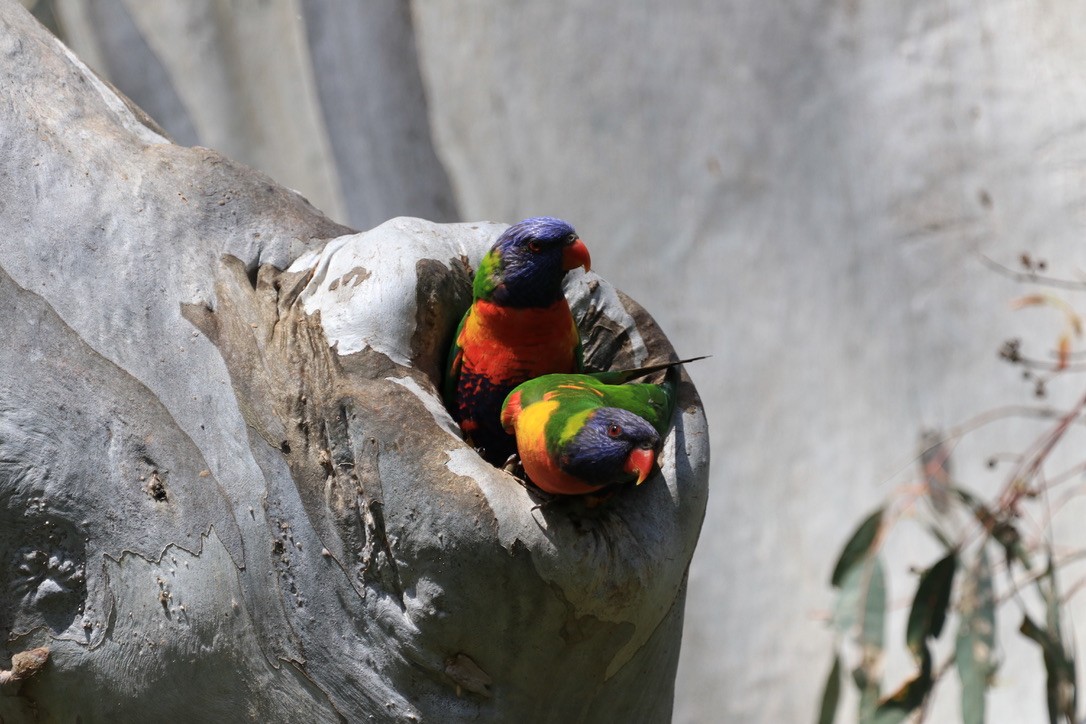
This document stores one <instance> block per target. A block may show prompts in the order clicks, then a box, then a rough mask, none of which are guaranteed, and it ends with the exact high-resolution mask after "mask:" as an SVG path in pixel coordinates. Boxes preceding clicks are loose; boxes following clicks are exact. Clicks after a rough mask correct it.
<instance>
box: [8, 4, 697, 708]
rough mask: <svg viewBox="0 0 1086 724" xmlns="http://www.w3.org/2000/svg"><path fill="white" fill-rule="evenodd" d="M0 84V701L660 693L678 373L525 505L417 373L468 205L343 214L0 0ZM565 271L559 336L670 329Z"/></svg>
mask: <svg viewBox="0 0 1086 724" xmlns="http://www.w3.org/2000/svg"><path fill="white" fill-rule="evenodd" d="M0 98H2V101H3V102H0V232H2V233H0V304H2V307H3V310H4V313H3V315H2V317H0V319H2V320H3V321H2V322H0V332H2V333H3V337H4V343H3V344H2V345H0V642H2V646H3V650H2V652H0V668H3V669H6V670H8V671H5V673H4V674H0V719H2V720H3V721H5V722H6V721H23V720H41V721H73V720H75V719H76V718H79V719H80V720H81V721H84V722H93V721H115V720H128V721H139V720H147V721H150V720H161V721H175V720H180V719H188V720H201V721H227V720H231V721H233V720H238V719H246V720H258V721H337V720H349V721H364V720H376V721H387V720H408V721H412V720H421V721H449V720H454V719H461V718H462V719H471V720H478V721H515V720H522V721H524V720H531V721H562V722H566V721H593V722H595V721H666V720H668V719H669V718H670V713H671V707H672V692H673V683H674V676H675V667H676V663H677V658H678V650H679V641H680V637H681V628H682V618H683V603H684V593H685V581H686V572H687V566H688V563H689V561H690V558H691V555H692V554H693V549H694V545H695V542H696V539H697V535H698V532H699V529H700V526H701V521H702V516H703V514H704V510H705V502H706V493H707V474H708V437H707V434H706V427H705V418H704V415H703V412H702V409H701V405H700V402H699V400H698V397H697V394H696V392H695V391H694V389H693V387H692V386H691V385H690V384H689V382H688V381H687V382H684V384H683V386H682V387H681V389H680V404H679V407H678V410H677V412H676V414H675V418H674V421H673V422H674V429H673V431H672V432H671V434H670V435H669V436H668V438H667V441H666V444H665V448H664V452H663V453H662V455H661V467H662V474H660V475H657V476H655V477H653V478H652V479H650V481H648V482H647V483H646V484H645V485H642V486H640V487H639V488H636V489H633V490H628V491H623V492H621V493H619V494H617V495H615V496H614V497H613V498H611V499H610V500H608V501H606V502H605V503H604V504H602V505H598V506H595V507H589V506H587V505H585V504H584V503H583V502H581V501H579V500H576V499H574V500H562V501H559V502H556V503H551V504H548V505H544V506H542V507H540V506H539V502H540V501H539V500H538V499H537V498H536V497H535V496H534V494H533V493H532V492H530V491H529V490H528V489H526V488H525V487H524V486H522V485H521V484H520V483H519V482H518V481H517V480H516V479H514V478H513V477H512V476H510V475H509V474H507V473H505V472H503V471H500V470H498V469H496V468H493V467H491V466H489V465H487V464H486V463H485V462H484V461H482V459H481V458H479V456H478V455H477V454H476V453H475V452H474V451H473V450H471V449H470V448H469V447H468V446H467V445H466V444H465V443H464V442H463V441H462V440H461V439H460V437H459V435H458V434H457V432H456V429H455V426H454V425H453V423H452V421H451V419H450V418H449V416H448V414H447V413H446V411H445V410H444V408H443V407H442V405H441V402H440V397H439V395H438V393H437V389H438V385H439V382H440V374H441V369H442V365H443V359H444V354H445V349H446V348H447V345H448V343H449V340H450V338H451V335H452V331H453V329H454V327H455V324H456V321H457V319H458V318H459V316H460V315H461V314H462V313H463V311H464V309H465V308H466V305H467V304H468V302H469V299H470V269H471V268H472V267H473V266H474V265H475V263H477V262H478V260H479V258H480V257H481V255H482V253H483V252H484V251H485V249H486V248H487V247H488V246H489V244H490V243H491V242H492V241H493V239H494V238H495V236H496V235H497V234H498V233H499V232H500V230H501V229H502V228H503V227H502V226H501V225H495V224H489V223H486V224H483V223H480V224H450V225H441V224H434V223H430V222H427V221H422V220H418V219H405V218H400V219H394V220H392V221H389V222H387V223H385V224H382V225H381V226H379V227H377V228H375V229H373V230H371V231H368V232H365V233H355V232H354V231H353V230H351V229H349V228H346V227H343V226H341V225H339V224H336V223H334V222H332V221H330V220H329V219H327V218H325V217H324V216H323V215H322V214H321V213H320V212H319V211H317V210H315V209H314V208H313V207H311V206H310V205H309V204H308V202H306V201H305V199H303V198H301V197H300V196H298V195H297V194H296V193H294V192H291V191H289V190H286V189H283V188H281V187H279V186H278V185H276V184H275V182H273V181H272V180H271V179H269V178H267V177H266V176H264V175H262V174H260V173H258V172H256V171H253V170H251V169H249V168H246V167H243V166H241V165H239V164H236V163H234V162H232V161H230V160H229V159H227V158H224V157H223V156H221V155H220V154H218V153H216V152H214V151H211V150H208V149H204V148H198V147H196V148H184V147H180V146H177V145H174V144H173V143H171V142H170V141H169V140H168V139H167V138H166V137H165V135H164V133H163V132H162V131H161V130H160V129H159V128H157V126H156V125H155V124H154V122H153V121H151V120H150V119H149V118H148V117H147V116H146V115H144V114H143V113H142V112H141V111H139V109H137V108H135V107H134V106H132V105H131V104H130V103H128V102H127V101H126V99H124V98H123V97H121V96H119V94H117V93H116V92H115V91H114V90H113V89H111V88H110V87H109V86H108V85H107V84H105V83H103V82H102V81H101V80H100V79H98V78H97V77H96V76H95V75H94V74H93V73H91V72H90V71H89V70H88V69H87V68H86V66H84V65H83V64H82V63H81V62H80V61H79V60H78V59H77V58H76V57H75V56H74V55H73V54H72V53H71V52H70V51H68V50H67V49H66V48H65V47H64V46H63V45H61V44H60V43H59V42H58V41H57V40H56V39H55V38H54V37H53V36H51V35H50V34H49V33H48V32H46V31H45V30H44V29H42V28H41V27H40V26H38V25H37V23H36V22H35V21H34V20H33V19H32V18H31V17H30V16H29V15H28V14H27V13H26V12H25V11H24V10H22V8H21V7H19V6H18V5H16V4H13V3H11V2H0ZM381 182H382V180H381V179H374V180H373V183H381ZM566 291H567V295H568V296H569V298H570V300H571V304H572V305H573V307H574V313H575V316H576V318H577V320H578V324H579V325H580V327H581V329H582V333H583V335H584V337H585V343H586V356H587V360H588V362H589V364H590V365H592V366H595V367H597V368H604V367H608V366H612V365H614V366H627V365H633V364H640V363H646V362H651V361H655V360H658V359H664V358H667V357H668V356H670V355H671V354H672V353H673V351H672V349H671V347H670V345H669V343H668V342H667V339H666V338H665V337H664V336H663V335H662V334H661V333H660V331H659V329H658V328H657V327H656V326H655V324H654V323H653V321H652V319H651V318H650V317H649V316H648V315H647V314H646V313H645V311H644V310H642V309H641V308H640V307H639V306H638V305H637V304H636V303H635V302H633V301H632V300H630V299H629V298H627V297H625V296H624V295H622V294H621V292H618V291H617V290H615V289H614V288H613V287H611V286H610V285H609V284H607V283H606V282H605V281H604V280H602V279H600V278H599V277H598V276H595V275H593V274H585V275H575V276H571V278H570V280H569V282H568V284H567V290H566ZM46 650H47V652H46ZM46 656H47V658H46ZM9 660H11V661H12V663H11V664H10V665H9V664H8V661H9Z"/></svg>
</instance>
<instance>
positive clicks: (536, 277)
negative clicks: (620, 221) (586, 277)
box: [474, 216, 592, 307]
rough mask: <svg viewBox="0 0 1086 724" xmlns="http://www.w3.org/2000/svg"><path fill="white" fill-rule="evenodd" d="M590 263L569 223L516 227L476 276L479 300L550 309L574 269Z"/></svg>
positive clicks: (541, 221)
mask: <svg viewBox="0 0 1086 724" xmlns="http://www.w3.org/2000/svg"><path fill="white" fill-rule="evenodd" d="M591 265H592V259H591V257H590V256H589V254H588V249H587V248H586V247H585V245H584V242H583V241H581V239H580V237H579V236H577V232H576V231H574V230H573V227H572V226H570V225H569V224H568V223H566V222H565V221H562V220H561V219H556V218H554V217H551V216H535V217H532V218H530V219H525V220H524V221H521V222H518V223H516V224H513V225H512V226H510V227H509V228H508V229H506V230H505V231H504V232H503V233H502V235H501V236H499V237H498V240H497V241H496V242H494V246H493V247H491V249H490V251H489V252H488V253H487V255H486V257H485V258H484V259H483V263H482V264H481V265H480V266H479V271H478V272H477V273H476V275H475V287H474V291H475V297H476V298H479V299H489V300H491V301H494V302H497V303H498V304H502V305H505V306H510V307H548V306H550V305H551V304H554V303H555V302H556V301H558V299H559V298H560V297H561V296H562V278H563V277H564V276H565V275H566V272H567V271H569V270H570V269H575V268H577V267H579V266H582V267H584V268H585V270H586V271H587V270H588V269H590V268H591Z"/></svg>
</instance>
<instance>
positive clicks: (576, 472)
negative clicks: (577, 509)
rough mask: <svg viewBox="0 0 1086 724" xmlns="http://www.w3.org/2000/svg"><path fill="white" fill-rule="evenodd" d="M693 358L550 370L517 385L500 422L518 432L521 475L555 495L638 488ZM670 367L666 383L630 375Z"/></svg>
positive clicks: (654, 452) (504, 408)
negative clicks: (583, 370)
mask: <svg viewBox="0 0 1086 724" xmlns="http://www.w3.org/2000/svg"><path fill="white" fill-rule="evenodd" d="M695 359H702V358H701V357H695V358H692V359H688V360H682V361H680V362H668V363H665V364H660V365H652V366H650V367H641V368H638V369H634V370H620V371H613V372H597V373H593V374H551V375H544V376H542V377H538V378H536V379H534V380H530V381H528V382H525V383H524V384H522V385H520V386H519V387H517V388H516V389H514V390H513V391H512V392H511V393H510V394H509V397H507V398H506V400H505V404H504V405H503V406H502V416H501V420H502V425H503V426H504V427H505V429H506V430H507V431H509V432H511V433H513V434H514V435H515V436H516V441H517V450H518V452H519V453H520V461H521V464H522V465H523V466H524V472H525V473H526V474H527V475H528V478H529V479H530V480H531V481H532V482H533V483H534V484H535V485H536V486H537V487H539V488H540V489H542V490H544V491H546V492H548V493H554V494H556V495H582V494H584V493H596V492H599V491H600V490H601V489H602V488H605V487H607V486H609V485H618V484H622V483H636V484H638V485H640V484H641V483H643V482H644V481H645V478H647V477H648V476H649V474H650V473H651V472H652V469H653V464H654V463H655V462H656V453H657V451H658V450H659V448H660V443H661V440H662V438H663V437H664V436H665V435H666V434H667V430H668V425H669V424H670V422H671V413H672V411H673V410H674V408H675V389H676V386H677V384H678V367H677V366H678V365H680V364H683V363H685V362H693V361H694V360H695ZM662 369H667V370H668V373H667V377H666V378H665V380H664V382H663V383H661V384H650V383H631V384H623V383H626V382H628V381H629V380H631V379H635V378H637V377H642V376H644V375H647V374H650V373H652V372H657V371H659V370H662Z"/></svg>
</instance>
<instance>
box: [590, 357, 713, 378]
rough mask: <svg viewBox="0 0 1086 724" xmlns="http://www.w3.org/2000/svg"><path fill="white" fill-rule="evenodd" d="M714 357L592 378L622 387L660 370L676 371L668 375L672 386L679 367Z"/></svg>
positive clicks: (677, 361) (615, 371) (697, 358)
mask: <svg viewBox="0 0 1086 724" xmlns="http://www.w3.org/2000/svg"><path fill="white" fill-rule="evenodd" d="M709 357H712V355H711V354H705V355H702V356H700V357H690V358H688V359H681V360H676V361H675V362H661V363H660V364H655V365H648V366H646V367H635V368H633V369H630V370H608V371H607V372H592V373H591V374H592V376H593V377H595V378H596V379H597V380H599V381H600V382H603V383H604V384H607V385H621V384H623V383H625V382H629V381H630V380H636V379H637V378H639V377H644V376H645V375H651V374H652V373H653V372H659V371H660V370H674V371H675V374H674V379H673V375H671V374H668V376H667V379H668V381H671V382H672V384H675V382H676V381H677V380H678V367H679V365H683V364H687V363H689V362H697V361H698V360H700V359H708V358H709Z"/></svg>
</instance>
